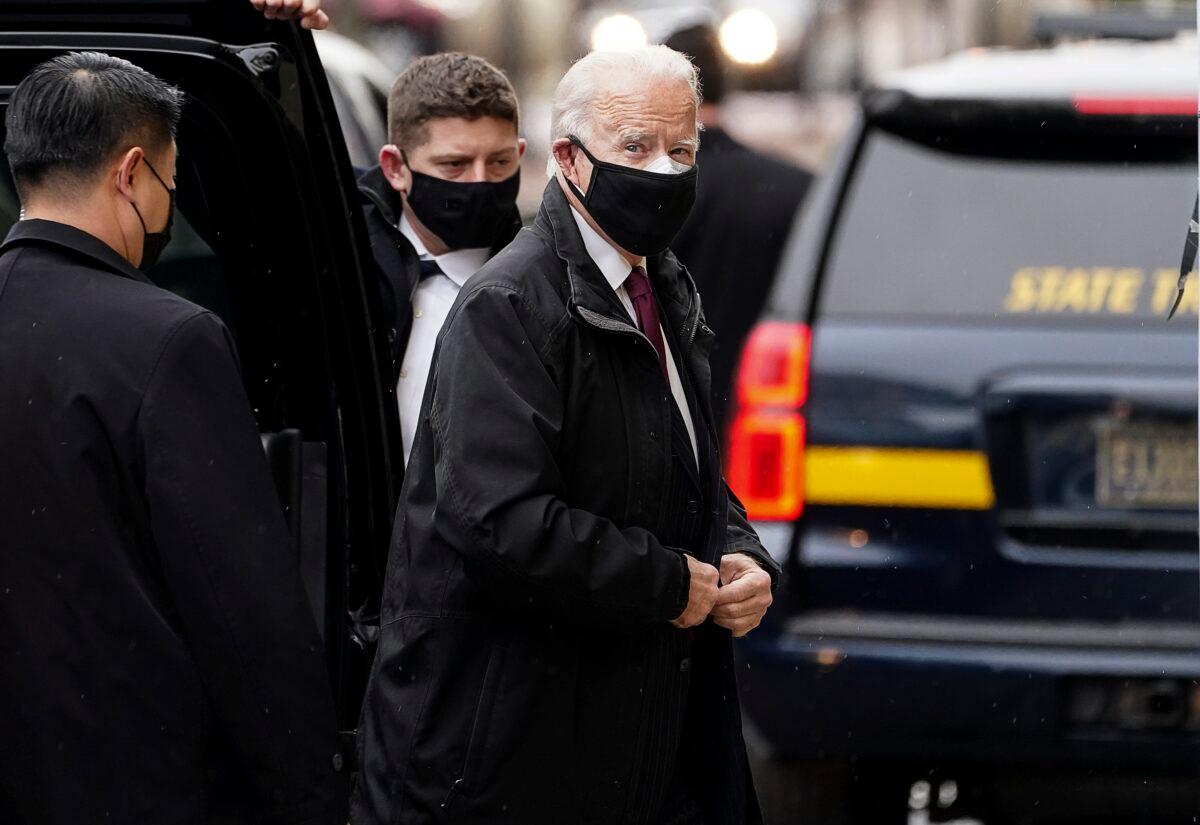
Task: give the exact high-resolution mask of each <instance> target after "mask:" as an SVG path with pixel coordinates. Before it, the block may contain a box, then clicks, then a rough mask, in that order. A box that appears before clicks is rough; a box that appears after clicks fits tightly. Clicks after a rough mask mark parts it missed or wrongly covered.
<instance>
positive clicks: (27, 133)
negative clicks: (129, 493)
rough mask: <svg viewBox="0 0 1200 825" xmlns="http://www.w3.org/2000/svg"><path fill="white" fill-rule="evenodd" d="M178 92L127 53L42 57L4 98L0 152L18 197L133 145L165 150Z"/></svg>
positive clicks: (91, 168)
mask: <svg viewBox="0 0 1200 825" xmlns="http://www.w3.org/2000/svg"><path fill="white" fill-rule="evenodd" d="M182 107H183V94H182V92H180V91H179V90H178V89H176V88H175V87H174V86H171V85H170V84H168V83H165V82H163V81H162V80H159V79H158V78H157V77H155V76H154V75H152V74H150V73H149V72H148V71H146V70H145V69H142V68H139V67H138V66H135V65H133V64H132V63H130V62H129V61H128V60H122V59H121V58H119V57H112V56H111V55H107V54H102V53H100V52H71V53H69V54H64V55H60V56H59V57H55V58H53V59H52V60H47V61H46V62H45V63H42V64H39V65H38V66H37V67H35V68H34V70H33V71H32V72H30V73H29V75H28V76H27V77H26V78H25V79H24V80H22V81H21V83H20V85H19V86H17V88H16V90H15V91H14V92H13V94H12V98H11V99H10V100H9V104H8V115H7V128H8V136H7V138H6V139H5V141H4V152H5V154H7V155H8V162H9V165H10V167H11V168H12V173H13V179H14V181H15V182H16V184H17V188H18V190H19V191H20V192H21V194H22V197H24V196H25V194H26V193H27V192H28V190H29V189H31V188H36V187H39V186H42V185H44V184H46V183H48V182H59V181H62V180H86V179H90V178H91V177H92V176H93V175H95V174H96V173H97V172H98V171H99V170H100V168H101V166H103V164H104V163H105V162H107V161H108V160H110V159H111V158H113V157H114V156H115V155H117V154H118V153H120V152H123V151H125V150H127V149H128V148H130V147H132V146H141V147H142V148H143V149H145V150H146V151H147V152H148V153H152V154H158V153H159V152H162V151H165V150H166V149H167V147H168V146H169V145H170V143H171V141H172V140H173V139H174V137H175V128H176V127H177V126H178V125H179V113H180V110H181V109H182Z"/></svg>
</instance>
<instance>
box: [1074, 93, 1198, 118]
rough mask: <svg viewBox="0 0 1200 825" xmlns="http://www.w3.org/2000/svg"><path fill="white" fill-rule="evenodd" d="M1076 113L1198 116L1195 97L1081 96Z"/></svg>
mask: <svg viewBox="0 0 1200 825" xmlns="http://www.w3.org/2000/svg"><path fill="white" fill-rule="evenodd" d="M1074 103H1075V111H1077V112H1079V114H1081V115H1131V116H1132V115H1143V116H1144V115H1151V116H1159V117H1165V116H1171V115H1178V116H1181V117H1193V116H1195V114H1196V98H1194V97H1104V96H1097V95H1090V96H1089V95H1081V96H1078V97H1076V98H1075V99H1074Z"/></svg>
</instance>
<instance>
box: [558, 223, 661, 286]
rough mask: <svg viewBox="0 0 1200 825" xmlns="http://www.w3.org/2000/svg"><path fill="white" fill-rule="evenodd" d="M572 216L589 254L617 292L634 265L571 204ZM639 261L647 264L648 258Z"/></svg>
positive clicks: (643, 264) (642, 264)
mask: <svg viewBox="0 0 1200 825" xmlns="http://www.w3.org/2000/svg"><path fill="white" fill-rule="evenodd" d="M571 217H572V218H574V219H575V224H576V226H578V227H579V234H580V235H581V236H582V237H583V246H584V248H585V249H586V250H587V253H588V256H589V257H590V258H591V259H592V261H593V262H594V263H595V264H596V268H597V269H599V270H600V274H601V275H603V276H604V280H606V281H608V285H609V286H611V287H612V288H613V291H614V292H615V291H616V290H617V289H619V288H620V287H621V285H622V284H623V283H625V279H626V278H628V277H629V272H630V270H632V269H633V266H632V265H630V263H629V261H627V260H625V258H624V256H623V255H621V253H620V252H618V251H617V248H616V247H615V246H613V245H612V244H611V243H609V242H608V241H606V240H604V238H602V237H600V233H599V232H597V231H596V230H595V229H592V226H591V224H589V223H588V222H587V219H586V218H584V217H583V215H581V214H579V210H577V209H576V208H575V207H574V205H572V206H571ZM638 263H639V264H640V265H641V266H645V265H646V259H645V258H642V259H641V260H640V261H638Z"/></svg>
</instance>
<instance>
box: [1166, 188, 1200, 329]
mask: <svg viewBox="0 0 1200 825" xmlns="http://www.w3.org/2000/svg"><path fill="white" fill-rule="evenodd" d="M1198 220H1200V196H1197V198H1196V205H1195V206H1194V207H1193V208H1192V222H1191V223H1190V224H1189V225H1188V233H1187V240H1186V241H1184V243H1183V262H1182V263H1180V264H1179V283H1178V284H1177V286H1178V288H1179V292H1178V293H1177V294H1176V295H1175V303H1174V304H1172V305H1171V311H1170V312H1168V313H1167V320H1168V321H1170V320H1171V319H1172V318H1173V317H1175V310H1177V309H1179V302H1180V301H1182V300H1183V289H1184V287H1186V286H1187V277H1188V274H1189V273H1190V272H1191V271H1192V268H1193V267H1194V266H1195V265H1196V244H1197V236H1198V235H1200V223H1197V221H1198Z"/></svg>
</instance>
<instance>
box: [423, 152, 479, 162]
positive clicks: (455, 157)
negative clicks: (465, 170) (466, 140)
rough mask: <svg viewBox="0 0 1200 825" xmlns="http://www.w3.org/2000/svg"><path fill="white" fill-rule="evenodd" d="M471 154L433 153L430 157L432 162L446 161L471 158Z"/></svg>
mask: <svg viewBox="0 0 1200 825" xmlns="http://www.w3.org/2000/svg"><path fill="white" fill-rule="evenodd" d="M471 157H472V156H471V155H470V154H468V153H466V152H447V153H446V154H443V155H432V156H430V158H429V162H430V163H446V162H447V161H452V160H470V159H471Z"/></svg>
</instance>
